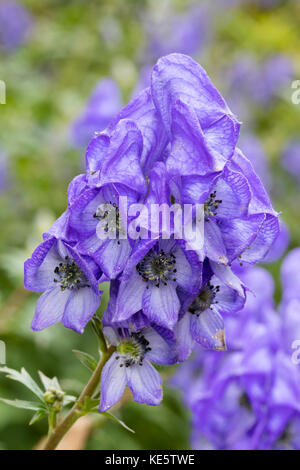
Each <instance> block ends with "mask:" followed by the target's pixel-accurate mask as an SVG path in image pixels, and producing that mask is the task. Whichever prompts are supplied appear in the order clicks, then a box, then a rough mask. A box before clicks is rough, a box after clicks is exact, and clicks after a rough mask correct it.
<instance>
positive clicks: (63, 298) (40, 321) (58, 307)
mask: <svg viewBox="0 0 300 470" xmlns="http://www.w3.org/2000/svg"><path fill="white" fill-rule="evenodd" d="M70 293H71V292H70V291H69V290H65V291H62V290H61V288H60V287H54V288H53V289H50V290H47V291H46V292H44V293H43V294H42V295H41V296H40V298H39V299H38V301H37V304H36V309H35V314H34V318H33V320H32V323H31V328H32V329H33V330H34V331H39V330H43V329H44V328H47V327H48V326H51V325H54V323H58V322H60V321H61V320H62V317H63V314H64V311H65V307H66V303H67V301H68V299H69V296H70Z"/></svg>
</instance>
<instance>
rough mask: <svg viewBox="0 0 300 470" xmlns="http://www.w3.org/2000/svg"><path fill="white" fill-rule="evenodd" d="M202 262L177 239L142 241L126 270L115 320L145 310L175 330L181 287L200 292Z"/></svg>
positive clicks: (148, 315) (154, 320)
mask: <svg viewBox="0 0 300 470" xmlns="http://www.w3.org/2000/svg"><path fill="white" fill-rule="evenodd" d="M201 274H202V264H201V263H200V262H199V260H198V258H197V256H196V255H195V253H193V252H191V251H185V250H184V249H183V248H182V247H181V244H180V241H177V240H172V239H171V240H162V239H161V240H158V241H157V240H146V241H140V242H139V243H138V244H137V245H136V247H135V248H134V249H133V252H132V254H131V256H130V258H129V260H128V263H127V265H126V267H125V269H124V272H123V275H122V278H121V283H120V288H119V292H118V297H117V302H116V312H115V317H114V319H115V321H124V320H127V319H128V318H130V317H131V316H132V315H134V314H135V313H137V312H139V311H140V310H143V313H144V315H145V316H146V317H147V318H148V320H149V321H150V322H153V323H156V324H157V325H159V326H162V327H164V328H167V329H169V330H172V329H173V328H174V326H175V324H176V322H177V320H178V315H179V311H180V300H179V298H178V294H177V287H178V286H180V287H181V288H182V289H184V290H185V291H186V292H189V293H197V292H199V288H200V284H201Z"/></svg>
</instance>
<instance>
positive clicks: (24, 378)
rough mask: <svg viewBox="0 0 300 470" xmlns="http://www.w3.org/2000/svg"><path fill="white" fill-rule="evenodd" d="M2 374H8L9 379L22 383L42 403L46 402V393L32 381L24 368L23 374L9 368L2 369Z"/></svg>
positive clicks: (0, 370)
mask: <svg viewBox="0 0 300 470" xmlns="http://www.w3.org/2000/svg"><path fill="white" fill-rule="evenodd" d="M0 372H4V373H6V374H7V377H8V378H9V379H11V380H15V381H16V382H20V383H21V384H23V385H25V387H27V388H29V390H31V391H32V393H34V394H35V395H36V396H37V397H38V398H39V399H40V400H41V401H42V402H43V401H44V392H43V391H42V390H41V389H40V387H39V386H38V384H37V383H36V382H35V381H34V380H33V379H32V377H31V376H30V375H29V374H28V372H27V371H26V370H25V369H24V367H22V369H21V372H18V371H17V370H14V369H9V368H8V367H0Z"/></svg>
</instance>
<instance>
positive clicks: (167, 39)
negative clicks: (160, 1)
mask: <svg viewBox="0 0 300 470" xmlns="http://www.w3.org/2000/svg"><path fill="white" fill-rule="evenodd" d="M166 16H167V17H168V21H165V20H164V19H163V18H165V17H166ZM143 25H144V29H145V31H146V34H147V46H146V50H145V51H144V52H143V59H144V60H145V58H146V62H148V63H150V64H152V63H153V62H154V61H156V60H157V59H158V57H161V56H163V55H167V54H170V53H172V52H178V53H182V54H189V55H193V54H196V53H200V52H201V51H202V49H203V47H204V45H205V44H206V42H207V39H208V35H209V32H210V27H209V26H210V17H209V14H208V11H207V9H206V8H204V7H203V6H201V7H199V5H197V6H195V5H193V6H191V7H190V8H189V9H188V10H187V11H185V12H183V13H176V12H175V11H174V9H173V8H172V7H171V8H169V9H167V10H166V11H164V14H163V15H161V14H160V16H159V17H157V18H154V17H151V15H149V13H148V15H146V16H145V17H144V18H143Z"/></svg>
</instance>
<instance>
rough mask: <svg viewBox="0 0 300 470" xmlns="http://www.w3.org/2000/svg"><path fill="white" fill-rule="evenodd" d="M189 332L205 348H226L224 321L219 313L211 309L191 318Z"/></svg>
mask: <svg viewBox="0 0 300 470" xmlns="http://www.w3.org/2000/svg"><path fill="white" fill-rule="evenodd" d="M191 334H192V336H193V338H194V340H195V341H196V342H197V343H199V344H201V346H202V347H203V348H205V349H214V350H217V351H223V350H225V349H226V345H225V334H224V322H223V319H222V317H221V315H220V314H219V313H217V312H215V311H213V310H211V309H207V310H205V311H204V312H201V313H200V315H199V317H198V316H197V315H196V314H194V315H192V318H191Z"/></svg>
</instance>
